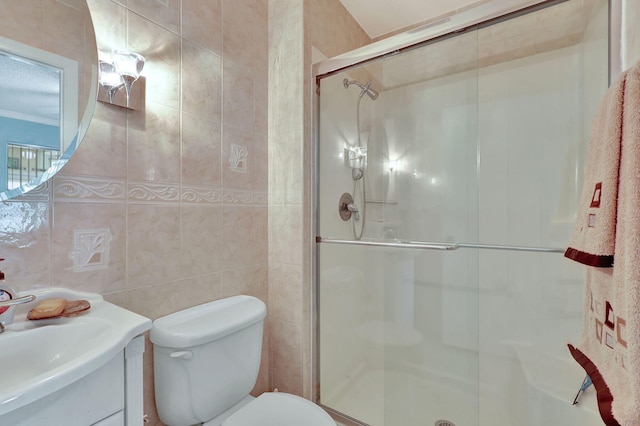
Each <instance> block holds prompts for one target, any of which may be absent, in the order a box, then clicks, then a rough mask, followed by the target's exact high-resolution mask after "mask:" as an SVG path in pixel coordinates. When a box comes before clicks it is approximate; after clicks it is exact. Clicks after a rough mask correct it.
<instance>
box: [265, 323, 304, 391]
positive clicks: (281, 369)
mask: <svg viewBox="0 0 640 426" xmlns="http://www.w3.org/2000/svg"><path fill="white" fill-rule="evenodd" d="M269 331H270V335H269V347H270V350H269V358H270V361H271V365H270V369H271V386H272V387H273V388H278V390H280V391H281V392H289V393H292V394H294V395H299V396H302V326H301V325H300V324H294V323H290V322H286V321H281V320H278V319H275V318H272V317H269Z"/></svg>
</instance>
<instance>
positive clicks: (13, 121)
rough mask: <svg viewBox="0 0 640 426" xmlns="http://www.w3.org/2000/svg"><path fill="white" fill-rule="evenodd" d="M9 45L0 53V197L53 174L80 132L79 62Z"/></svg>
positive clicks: (20, 46) (21, 46) (12, 44)
mask: <svg viewBox="0 0 640 426" xmlns="http://www.w3.org/2000/svg"><path fill="white" fill-rule="evenodd" d="M7 45H8V46H9V50H10V51H0V75H1V76H2V78H1V79H0V170H1V171H2V172H0V192H2V191H7V190H12V189H16V188H19V187H21V186H22V185H25V184H28V183H29V182H34V181H36V180H37V179H38V178H40V177H42V176H43V175H44V174H45V173H47V171H49V170H50V169H51V167H52V166H54V167H53V169H54V170H56V169H57V168H56V167H55V166H56V162H57V161H58V159H59V158H61V157H63V155H64V153H65V151H66V150H67V149H68V148H69V146H70V145H74V144H75V135H76V133H77V129H78V107H77V99H78V64H77V62H76V61H74V60H71V59H68V58H65V57H62V56H59V55H55V54H53V53H51V52H45V51H42V50H39V49H36V48H33V47H30V46H24V45H20V44H19V43H16V42H10V41H6V40H5V41H4V46H7ZM74 148H75V147H72V150H73V149H74Z"/></svg>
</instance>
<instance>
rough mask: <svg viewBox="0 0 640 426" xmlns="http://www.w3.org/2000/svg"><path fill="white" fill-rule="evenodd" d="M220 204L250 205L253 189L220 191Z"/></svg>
mask: <svg viewBox="0 0 640 426" xmlns="http://www.w3.org/2000/svg"><path fill="white" fill-rule="evenodd" d="M222 205H224V206H252V205H253V191H229V190H223V192H222Z"/></svg>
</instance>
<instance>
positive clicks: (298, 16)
mask: <svg viewBox="0 0 640 426" xmlns="http://www.w3.org/2000/svg"><path fill="white" fill-rule="evenodd" d="M269 23H270V25H269V49H270V50H269V64H270V69H269V93H270V94H272V95H271V96H270V97H269V113H270V114H269V141H270V143H269V159H270V163H269V167H270V172H269V191H270V194H269V195H270V202H269V236H270V238H269V300H270V302H271V306H272V310H271V313H270V316H269V321H270V327H271V351H270V357H271V361H272V364H271V371H272V382H271V384H272V386H274V387H277V388H279V389H280V390H283V391H287V392H292V393H294V394H298V395H303V396H305V397H308V398H313V395H314V390H313V389H312V383H313V370H312V344H313V342H312V339H311V336H312V335H313V333H312V327H313V318H312V312H313V310H312V306H311V297H312V288H311V287H312V284H311V283H312V279H311V265H312V259H311V247H312V237H311V235H312V234H311V226H312V225H311V220H312V211H311V201H312V198H311V197H312V194H313V191H312V186H311V185H312V177H313V174H312V156H311V153H312V151H313V139H312V135H311V124H312V122H311V120H312V118H311V117H312V110H311V98H312V91H311V87H312V85H311V84H312V78H311V77H312V76H311V49H312V46H314V45H316V46H321V49H320V50H323V52H324V53H325V54H327V55H330V56H332V55H337V54H339V53H343V52H346V51H349V50H351V49H355V48H357V47H360V46H363V45H365V44H367V43H369V41H370V40H369V38H368V37H367V36H366V34H365V33H364V31H362V29H361V28H360V27H359V26H358V24H357V23H356V22H355V20H354V19H353V18H352V17H351V16H350V15H349V14H348V12H347V11H346V9H344V7H343V6H342V4H341V3H340V2H339V1H338V0H325V1H304V2H301V1H295V0H294V1H291V0H271V1H270V2H269Z"/></svg>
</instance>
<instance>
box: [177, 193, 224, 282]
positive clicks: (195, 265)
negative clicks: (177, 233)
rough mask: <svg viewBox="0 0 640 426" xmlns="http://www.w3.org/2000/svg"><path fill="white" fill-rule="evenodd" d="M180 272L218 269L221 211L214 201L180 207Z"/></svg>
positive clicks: (220, 252) (193, 272)
mask: <svg viewBox="0 0 640 426" xmlns="http://www.w3.org/2000/svg"><path fill="white" fill-rule="evenodd" d="M180 220H181V228H182V238H181V250H180V252H181V254H182V268H181V270H182V276H183V277H191V276H196V275H204V274H211V273H213V272H218V271H220V266H221V257H222V227H221V225H222V211H221V207H220V206H216V205H206V206H199V205H183V206H182V207H181V215H180Z"/></svg>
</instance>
